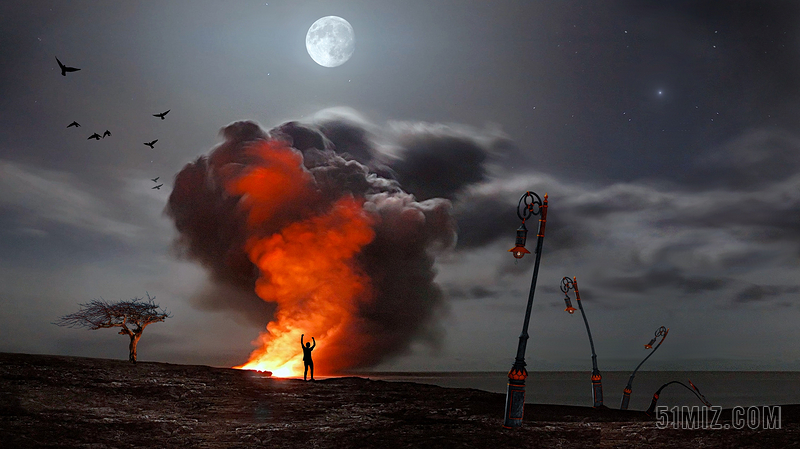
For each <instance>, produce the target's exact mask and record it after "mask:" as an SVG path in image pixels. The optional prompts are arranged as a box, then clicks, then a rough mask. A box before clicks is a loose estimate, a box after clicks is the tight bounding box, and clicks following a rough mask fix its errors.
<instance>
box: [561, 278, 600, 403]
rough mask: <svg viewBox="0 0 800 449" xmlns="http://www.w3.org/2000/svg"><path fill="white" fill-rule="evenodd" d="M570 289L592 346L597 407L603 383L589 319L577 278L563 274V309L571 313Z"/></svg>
mask: <svg viewBox="0 0 800 449" xmlns="http://www.w3.org/2000/svg"><path fill="white" fill-rule="evenodd" d="M570 290H575V300H576V301H577V302H578V308H579V309H580V310H581V315H583V323H584V324H585V325H586V333H587V334H588V335H589V346H591V348H592V399H593V400H594V408H597V407H601V406H602V405H603V383H602V376H600V370H598V369H597V354H595V352H594V341H593V340H592V331H591V330H589V321H588V320H586V312H584V311H583V305H582V304H581V293H580V291H578V279H577V278H576V277H573V278H572V279H570V278H568V277H566V276H564V278H563V279H561V291H562V292H563V293H564V302H565V303H566V304H567V308H566V309H564V311H566V312H569V313H570V315H572V314H573V313H574V312H575V308H574V307H572V302H571V301H570V299H569V294H568V292H569V291H570Z"/></svg>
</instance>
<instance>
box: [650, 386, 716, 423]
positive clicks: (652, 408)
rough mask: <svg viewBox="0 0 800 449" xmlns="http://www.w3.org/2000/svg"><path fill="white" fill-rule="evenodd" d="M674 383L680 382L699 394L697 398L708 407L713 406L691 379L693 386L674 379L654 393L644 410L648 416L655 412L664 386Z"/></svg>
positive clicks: (696, 394) (695, 393)
mask: <svg viewBox="0 0 800 449" xmlns="http://www.w3.org/2000/svg"><path fill="white" fill-rule="evenodd" d="M672 384H678V385H680V386H682V387H683V388H686V389H687V390H689V391H691V392H692V393H694V395H695V396H697V399H700V402H702V403H703V404H704V405H705V406H706V407H712V405H711V403H710V402H708V399H706V397H705V396H703V393H700V389H699V388H697V386H696V385H695V384H693V383H692V381H691V380H690V381H689V385H691V386H692V388H689V387H687V386H686V384H685V383H683V382H679V381H677V380H673V381H671V382H667V383H665V384H664V385H662V386H661V388H659V389H658V390H657V391H656V392H655V394H653V399H652V400H651V401H650V407H648V408H647V410H646V411H645V412H644V413H645V414H646V415H647V416H653V412H654V411H655V409H656V404H657V403H658V396H659V395H660V394H661V390H663V389H664V388H666V387H668V386H670V385H672Z"/></svg>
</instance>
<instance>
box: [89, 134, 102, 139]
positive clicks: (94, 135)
mask: <svg viewBox="0 0 800 449" xmlns="http://www.w3.org/2000/svg"><path fill="white" fill-rule="evenodd" d="M89 139H94V140H100V134H97V133H94V134H92V135H91V136H89ZM89 139H86V140H89Z"/></svg>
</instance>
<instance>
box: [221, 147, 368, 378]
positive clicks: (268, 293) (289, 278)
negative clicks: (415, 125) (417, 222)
mask: <svg viewBox="0 0 800 449" xmlns="http://www.w3.org/2000/svg"><path fill="white" fill-rule="evenodd" d="M254 151H255V154H257V156H258V157H259V158H261V159H262V163H261V164H259V167H258V168H255V169H253V170H250V171H248V172H247V173H244V174H243V175H242V176H241V177H239V178H237V179H236V181H235V182H233V183H231V185H229V186H228V190H229V191H230V192H231V193H234V194H237V195H243V201H244V202H245V205H246V207H247V211H248V227H249V228H250V234H251V236H250V238H249V239H248V242H247V245H246V250H247V253H248V255H249V257H250V260H251V261H252V262H253V263H254V264H255V265H256V266H257V267H258V269H259V272H260V275H259V278H258V280H257V282H256V293H257V294H258V296H259V297H260V298H262V299H263V300H265V301H270V302H275V303H277V305H278V307H277V310H276V313H275V319H274V320H273V321H271V322H270V323H269V324H267V331H266V332H264V333H262V334H261V335H260V336H259V338H258V340H257V342H255V343H256V344H257V345H258V348H257V349H256V350H255V351H253V352H252V353H251V354H250V359H249V361H248V362H247V363H245V364H243V365H240V366H237V367H235V368H240V369H256V370H264V371H272V373H273V375H274V376H278V377H292V376H300V375H302V374H303V362H302V355H303V351H302V349H301V348H300V336H301V335H302V334H305V339H306V341H308V342H311V337H312V336H313V337H315V339H316V342H317V348H316V349H315V350H314V352H313V356H314V362H315V363H314V364H315V368H316V371H315V374H324V373H331V372H335V371H337V369H340V368H343V367H346V366H348V363H350V360H352V357H353V355H349V354H347V353H346V352H347V350H348V347H350V345H349V344H348V343H349V342H348V339H349V338H353V337H354V336H353V335H352V334H351V333H349V332H348V329H349V328H350V327H351V326H353V325H354V323H353V321H354V316H355V311H356V308H357V307H358V304H359V303H360V302H362V301H369V300H370V298H371V296H372V295H371V291H370V286H369V285H370V283H369V279H368V278H367V276H366V275H365V274H364V273H363V271H362V270H360V269H359V268H358V265H357V264H356V262H355V261H354V257H355V256H356V255H357V254H358V253H359V252H360V250H361V248H362V247H363V246H364V245H366V244H368V243H369V242H371V241H372V239H373V238H374V237H375V233H374V231H373V229H372V225H373V224H374V220H375V218H374V217H373V216H371V215H370V214H368V213H367V212H365V211H364V210H363V208H362V204H363V200H359V199H356V198H353V197H352V196H344V197H341V198H340V199H338V200H336V201H334V202H333V203H332V204H324V203H322V202H321V201H315V200H317V195H318V194H317V193H316V191H315V190H314V184H313V178H312V177H311V176H310V174H309V173H308V172H307V171H305V169H304V168H303V166H302V156H301V155H300V154H299V153H298V152H296V151H295V150H292V149H291V148H287V147H283V146H280V145H276V144H275V143H265V144H264V145H262V146H260V147H258V148H256V149H255V150H254ZM276 226H277V230H276Z"/></svg>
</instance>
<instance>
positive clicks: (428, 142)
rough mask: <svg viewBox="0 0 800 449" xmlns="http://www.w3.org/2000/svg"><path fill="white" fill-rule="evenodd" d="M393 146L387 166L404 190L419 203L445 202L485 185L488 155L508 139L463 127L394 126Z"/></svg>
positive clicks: (501, 147)
mask: <svg viewBox="0 0 800 449" xmlns="http://www.w3.org/2000/svg"><path fill="white" fill-rule="evenodd" d="M391 128H392V129H391V132H392V134H393V137H394V142H395V143H396V146H395V148H394V149H393V150H392V151H391V154H390V156H391V158H389V159H387V160H386V164H387V165H388V166H389V167H391V169H392V170H393V171H394V172H395V173H396V177H397V179H398V180H399V181H400V183H401V184H402V185H403V187H404V189H405V190H406V191H408V192H409V193H411V194H413V195H414V196H415V197H417V198H418V199H422V200H424V199H428V198H448V199H453V198H454V197H455V195H456V194H457V193H458V192H460V191H461V190H462V189H463V188H465V187H466V186H468V185H470V184H475V183H479V182H481V181H484V180H485V179H486V177H487V167H486V165H487V162H488V160H489V157H490V155H491V154H493V153H496V152H499V151H502V149H503V148H505V147H507V146H508V145H509V141H508V139H507V138H505V137H503V136H502V135H497V133H495V135H492V134H491V133H488V132H486V133H479V132H476V131H474V130H472V129H469V128H466V127H456V126H447V125H440V124H429V123H407V122H394V123H392V124H391Z"/></svg>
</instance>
